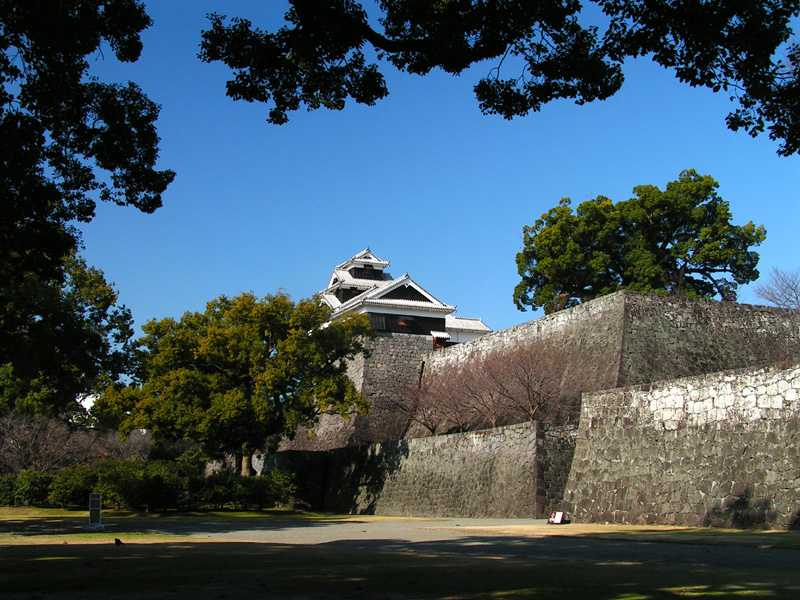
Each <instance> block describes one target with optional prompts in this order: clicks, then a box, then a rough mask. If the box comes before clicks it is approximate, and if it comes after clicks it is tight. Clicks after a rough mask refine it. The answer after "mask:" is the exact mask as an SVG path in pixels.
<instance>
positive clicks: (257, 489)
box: [0, 460, 296, 510]
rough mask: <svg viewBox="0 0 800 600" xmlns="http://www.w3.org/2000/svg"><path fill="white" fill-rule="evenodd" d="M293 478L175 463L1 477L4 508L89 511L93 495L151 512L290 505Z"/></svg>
mask: <svg viewBox="0 0 800 600" xmlns="http://www.w3.org/2000/svg"><path fill="white" fill-rule="evenodd" d="M295 491H296V487H295V485H294V476H293V475H292V474H291V473H288V472H286V471H278V470H276V471H269V472H268V473H266V474H264V475H262V476H259V477H241V476H239V475H236V474H234V473H232V472H230V471H226V470H223V471H219V472H217V473H214V474H212V475H209V476H208V477H205V476H203V475H202V473H201V470H200V469H199V468H198V467H197V466H191V465H187V464H184V463H180V462H173V461H160V460H159V461H149V462H144V461H133V460H115V461H106V462H103V463H99V464H98V465H96V466H94V467H83V466H79V465H73V466H71V467H68V468H67V469H64V470H63V471H61V472H60V473H59V474H58V475H56V476H55V477H53V475H51V474H49V473H39V472H36V471H25V472H23V473H20V474H19V475H5V476H3V477H0V505H17V506H21V505H29V506H43V505H55V506H61V507H64V508H67V507H74V508H85V509H88V506H89V494H90V493H92V492H99V493H101V494H102V496H103V504H104V505H105V506H114V507H117V508H129V509H148V510H168V509H178V510H192V509H199V508H221V507H224V506H233V507H235V508H258V509H261V508H270V507H273V506H276V505H279V504H286V503H288V502H289V501H290V500H291V499H292V497H293V495H294V493H295Z"/></svg>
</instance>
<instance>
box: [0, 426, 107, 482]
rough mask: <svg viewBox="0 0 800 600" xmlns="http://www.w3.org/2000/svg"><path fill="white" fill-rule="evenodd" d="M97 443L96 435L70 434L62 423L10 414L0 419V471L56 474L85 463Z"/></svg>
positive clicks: (78, 432)
mask: <svg viewBox="0 0 800 600" xmlns="http://www.w3.org/2000/svg"><path fill="white" fill-rule="evenodd" d="M94 442H95V436H94V434H92V433H90V432H83V431H71V430H70V428H69V426H68V425H67V424H66V423H63V422H62V421H58V420H56V419H45V418H42V417H39V416H35V415H30V414H26V413H21V412H17V411H10V412H8V413H6V414H4V415H3V416H2V417H0V468H2V469H3V470H4V471H10V472H13V473H20V472H22V471H27V470H34V471H44V472H48V473H57V472H58V471H60V470H61V469H64V468H65V467H67V466H69V465H71V464H75V463H78V464H85V463H86V457H88V456H90V455H91V453H92V452H91V450H92V447H93V446H94Z"/></svg>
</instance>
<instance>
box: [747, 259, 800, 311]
mask: <svg viewBox="0 0 800 600" xmlns="http://www.w3.org/2000/svg"><path fill="white" fill-rule="evenodd" d="M755 292H756V296H758V297H759V298H761V299H762V300H766V301H767V302H769V303H770V304H774V305H775V306H777V307H779V308H794V309H800V269H796V270H794V271H784V270H783V269H778V268H777V267H772V272H771V273H770V274H769V280H768V281H767V282H766V283H765V284H763V285H761V284H759V285H757V286H756V288H755Z"/></svg>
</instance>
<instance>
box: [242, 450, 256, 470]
mask: <svg viewBox="0 0 800 600" xmlns="http://www.w3.org/2000/svg"><path fill="white" fill-rule="evenodd" d="M240 473H241V474H242V477H250V476H251V475H255V469H253V450H252V448H250V447H249V446H247V445H244V446H242V468H241V471H240Z"/></svg>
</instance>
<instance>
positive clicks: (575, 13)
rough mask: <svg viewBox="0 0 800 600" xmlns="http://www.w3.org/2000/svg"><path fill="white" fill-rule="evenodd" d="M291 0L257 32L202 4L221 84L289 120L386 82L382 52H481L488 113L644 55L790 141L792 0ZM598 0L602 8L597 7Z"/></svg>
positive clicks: (415, 60) (206, 52)
mask: <svg viewBox="0 0 800 600" xmlns="http://www.w3.org/2000/svg"><path fill="white" fill-rule="evenodd" d="M374 4H375V6H374V7H372V8H371V11H374V12H373V14H368V12H367V10H366V9H365V5H366V3H363V2H358V1H356V0H333V1H330V2H316V1H314V0H290V10H289V11H288V12H287V13H286V15H285V20H286V23H287V25H286V26H284V27H282V28H280V29H279V30H278V31H275V32H273V33H270V32H264V31H262V30H260V29H258V28H256V27H254V26H253V24H252V23H251V22H250V21H248V20H246V19H242V18H233V19H230V20H229V19H227V18H226V17H224V16H221V15H216V14H215V15H211V17H210V19H211V26H210V28H209V29H208V30H206V31H204V32H203V40H202V44H201V54H200V56H201V58H202V59H203V60H205V61H207V62H212V61H222V62H224V63H225V64H226V65H227V66H229V67H230V68H231V69H233V70H234V78H233V79H232V80H231V81H229V82H228V95H229V96H231V97H232V98H234V99H237V100H241V99H244V100H248V101H250V102H253V101H257V102H269V103H270V104H271V108H270V112H269V119H268V120H269V121H270V122H272V123H285V122H286V121H287V120H288V113H289V112H291V111H295V110H297V109H298V108H300V107H301V106H306V107H307V108H308V109H309V110H311V109H316V108H320V107H325V108H329V109H342V108H343V107H344V106H345V103H346V101H347V100H348V99H352V100H354V101H356V102H359V103H362V104H368V105H371V104H374V103H375V102H376V101H377V100H379V99H381V98H383V97H385V96H386V95H387V94H388V93H389V92H388V89H387V86H386V81H385V78H384V76H383V74H382V73H381V71H380V68H379V65H378V64H377V63H376V62H373V61H371V59H370V58H369V57H370V54H371V52H370V49H371V50H372V51H373V52H374V53H377V57H378V59H383V60H386V61H388V62H389V63H390V64H391V65H393V66H394V67H396V68H398V69H399V70H401V71H406V72H408V73H413V74H418V75H425V74H426V73H428V72H430V71H431V70H432V69H436V68H438V69H442V70H443V71H446V72H448V73H452V74H459V73H462V72H463V71H464V70H465V69H467V68H469V67H470V66H472V65H475V64H478V63H482V62H483V61H491V63H492V64H493V65H494V66H493V68H491V69H490V71H489V73H488V74H487V75H486V76H485V77H484V78H483V79H481V80H480V81H479V82H478V83H477V84H476V85H475V88H474V89H475V94H476V96H477V99H478V102H479V104H480V107H481V110H482V111H483V112H484V113H497V114H500V115H502V116H504V117H505V118H507V119H510V118H512V117H515V116H520V115H525V114H527V113H529V112H531V111H537V110H539V109H540V108H541V107H542V105H543V104H545V103H547V102H550V101H552V100H556V99H560V98H570V99H573V100H575V102H577V103H578V104H583V103H585V102H591V101H593V100H602V99H605V98H608V97H609V96H611V95H613V94H614V93H616V92H617V91H618V90H619V89H620V87H621V86H622V83H623V79H624V78H623V74H622V65H623V63H624V62H625V60H626V59H628V58H631V57H639V56H648V57H649V58H651V59H652V60H653V61H655V62H656V63H657V64H659V65H661V66H663V67H665V68H670V69H673V70H674V72H675V75H676V76H677V77H678V79H680V80H681V81H682V82H686V83H688V84H689V85H692V86H704V87H708V88H711V89H713V90H714V91H719V90H721V89H724V90H726V91H727V92H729V93H730V94H731V96H732V98H734V99H738V100H739V104H740V108H739V109H737V110H735V111H734V112H733V113H731V115H730V116H729V117H728V126H729V127H730V128H731V129H734V130H736V129H739V128H744V129H745V130H746V131H748V132H749V133H750V134H752V135H756V134H757V133H759V132H762V131H764V130H765V128H766V129H768V130H769V135H770V137H772V138H773V139H778V140H781V141H782V142H783V145H782V146H781V148H780V150H779V153H781V154H785V155H789V154H793V153H795V152H797V151H798V149H800V101H799V100H798V98H800V94H798V86H800V83H798V81H799V79H800V78H798V75H800V60H799V59H800V47H798V45H797V44H788V40H789V39H790V36H791V35H792V31H791V29H790V27H789V23H790V20H791V19H792V18H793V17H795V16H797V14H798V11H800V2H799V1H798V0H769V1H766V2H740V1H737V0H718V1H715V2H707V1H704V0H688V1H684V2H675V1H674V0H646V1H645V0H593V1H592V2H588V3H585V4H586V6H584V3H580V2H577V1H575V0H540V1H537V2H530V1H529V0H511V1H503V2H500V1H484V0H447V1H441V2H433V1H425V2H419V1H417V0H379V1H378V2H376V3H374ZM600 13H602V14H600Z"/></svg>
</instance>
